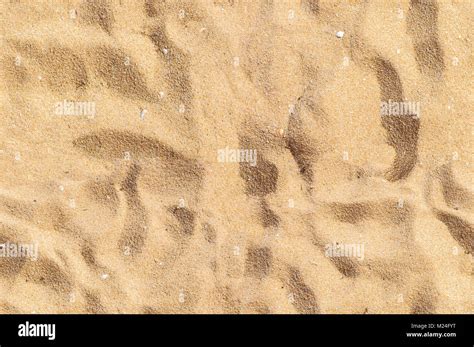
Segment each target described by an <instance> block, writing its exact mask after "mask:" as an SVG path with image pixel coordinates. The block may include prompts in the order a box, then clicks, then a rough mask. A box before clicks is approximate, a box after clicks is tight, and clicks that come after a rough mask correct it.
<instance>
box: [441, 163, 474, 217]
mask: <svg viewBox="0 0 474 347" xmlns="http://www.w3.org/2000/svg"><path fill="white" fill-rule="evenodd" d="M438 176H439V178H440V181H441V186H442V189H443V197H444V200H445V201H446V204H447V205H448V206H449V207H451V208H453V209H456V210H457V209H460V208H461V209H467V210H470V211H471V210H472V208H473V205H474V195H473V194H472V193H471V192H470V191H469V190H467V189H465V188H463V187H462V186H461V185H459V184H458V183H457V182H456V181H455V180H454V175H453V170H452V168H451V166H450V165H448V164H445V165H443V166H441V167H440V168H439V169H438Z"/></svg>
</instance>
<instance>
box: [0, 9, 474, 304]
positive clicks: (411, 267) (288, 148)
mask: <svg viewBox="0 0 474 347" xmlns="http://www.w3.org/2000/svg"><path fill="white" fill-rule="evenodd" d="M473 22H474V2H473V1H468V0H466V1H460V0H452V1H449V0H431V1H428V0H426V1H422V0H419V1H415V0H413V1H388V0H387V1H383V0H380V1H362V0H361V1H358V0H352V1H349V0H348V1H323V0H320V1H318V0H301V1H287V0H273V1H270V0H265V1H250V0H248V1H239V0H214V1H212V0H200V1H192V2H191V1H159V0H156V1H127V0H122V1H119V0H116V1H99V0H98V1H73V0H71V1H44V0H43V1H33V0H31V1H26V0H24V1H18V0H11V1H8V0H1V2H0V45H1V47H0V165H1V170H0V243H2V244H4V245H9V247H10V246H12V245H16V246H17V247H19V245H31V246H32V248H31V249H34V247H35V246H37V253H36V256H34V254H35V253H34V252H33V251H31V253H28V254H26V253H25V254H23V255H22V256H18V254H17V256H14V255H12V253H11V252H10V253H9V254H7V253H5V254H4V256H2V257H0V312H2V313H32V312H37V313H473V312H474V303H473V295H472V294H473V287H472V284H473V282H472V280H473V267H472V264H473V263H472V252H473V247H474V241H473V240H474V236H473V235H474V234H473V223H474V214H473V212H474V190H473V179H474V172H473V160H472V159H473V148H474V146H473V145H474V142H473V137H474V136H473V134H474V123H473V111H474V110H473V101H474V97H473V55H472V40H473V37H472V36H473V31H472V23H473ZM383 103H387V104H388V103H392V105H393V103H396V104H397V105H402V104H403V103H412V104H413V105H417V107H418V109H417V110H416V112H414V110H415V106H414V108H413V109H410V110H409V111H407V110H406V109H405V111H406V112H405V113H403V112H401V109H400V110H399V113H398V114H394V113H392V114H388V115H387V114H382V105H384V104H383ZM404 105H405V104H404ZM392 110H395V109H392ZM236 151H238V153H242V156H239V157H237V156H236V155H235V154H236ZM4 249H5V248H4ZM331 249H332V250H333V251H334V252H333V253H331V252H330V250H331ZM337 250H339V251H341V250H344V252H343V253H337Z"/></svg>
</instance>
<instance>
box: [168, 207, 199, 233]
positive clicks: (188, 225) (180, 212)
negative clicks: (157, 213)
mask: <svg viewBox="0 0 474 347" xmlns="http://www.w3.org/2000/svg"><path fill="white" fill-rule="evenodd" d="M168 212H170V213H171V214H172V215H173V216H174V217H175V218H176V219H177V220H178V222H179V225H180V228H179V230H178V232H179V234H180V236H185V237H190V236H192V235H193V234H194V224H195V221H194V220H195V213H194V212H193V211H191V210H190V209H188V208H186V207H178V206H172V207H168Z"/></svg>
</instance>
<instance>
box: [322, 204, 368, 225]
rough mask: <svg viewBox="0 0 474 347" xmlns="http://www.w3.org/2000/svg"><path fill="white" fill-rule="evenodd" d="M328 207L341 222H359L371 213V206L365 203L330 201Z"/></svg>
mask: <svg viewBox="0 0 474 347" xmlns="http://www.w3.org/2000/svg"><path fill="white" fill-rule="evenodd" d="M329 207H330V209H331V211H332V213H333V214H334V217H336V219H337V220H339V221H340V222H342V223H350V224H356V223H360V222H361V221H364V220H366V219H368V218H370V217H372V215H373V213H372V208H371V206H370V204H367V203H361V202H355V203H349V204H345V203H332V204H330V205H329Z"/></svg>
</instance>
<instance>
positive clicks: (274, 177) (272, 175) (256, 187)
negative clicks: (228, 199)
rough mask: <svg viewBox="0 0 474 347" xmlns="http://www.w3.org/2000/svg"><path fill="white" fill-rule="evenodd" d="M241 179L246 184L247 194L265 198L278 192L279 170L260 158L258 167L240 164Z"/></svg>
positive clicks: (244, 163) (245, 163)
mask: <svg viewBox="0 0 474 347" xmlns="http://www.w3.org/2000/svg"><path fill="white" fill-rule="evenodd" d="M239 173H240V177H241V178H242V179H243V180H244V182H245V188H246V194H247V195H252V196H260V197H263V196H265V195H267V194H270V193H274V192H276V190H277V181H278V168H277V167H276V166H275V165H274V164H273V163H271V162H269V161H267V160H265V159H264V158H262V156H260V158H259V159H258V161H257V165H256V166H251V165H250V164H249V163H247V162H241V163H239Z"/></svg>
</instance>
